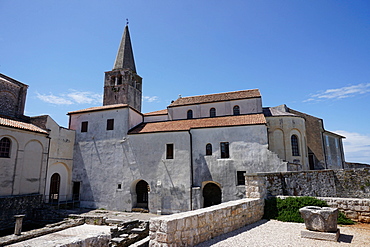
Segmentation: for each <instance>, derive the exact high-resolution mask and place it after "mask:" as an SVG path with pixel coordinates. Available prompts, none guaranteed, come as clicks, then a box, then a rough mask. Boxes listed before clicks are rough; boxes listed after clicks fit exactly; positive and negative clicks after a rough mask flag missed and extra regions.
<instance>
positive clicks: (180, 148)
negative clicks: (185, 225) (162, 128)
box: [127, 131, 191, 214]
mask: <svg viewBox="0 0 370 247" xmlns="http://www.w3.org/2000/svg"><path fill="white" fill-rule="evenodd" d="M128 138H129V139H128V141H129V143H130V144H131V147H132V151H133V153H134V156H135V157H136V162H137V163H136V165H137V173H136V174H132V175H134V176H132V178H130V177H128V181H127V183H130V181H131V182H132V181H134V180H135V179H144V180H145V181H146V182H147V183H149V185H150V188H151V192H150V195H149V200H150V202H149V203H150V205H149V209H150V211H151V212H154V213H156V212H158V210H160V211H161V213H162V214H168V213H175V212H180V211H187V210H190V209H191V206H190V204H191V201H190V193H191V170H190V135H189V133H188V132H187V131H183V132H166V133H151V134H135V135H129V137H128ZM170 143H172V144H173V145H174V158H173V159H166V144H170Z"/></svg>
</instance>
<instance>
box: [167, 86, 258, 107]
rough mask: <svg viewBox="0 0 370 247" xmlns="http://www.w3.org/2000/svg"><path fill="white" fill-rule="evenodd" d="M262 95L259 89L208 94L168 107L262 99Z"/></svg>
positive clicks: (179, 101) (175, 102)
mask: <svg viewBox="0 0 370 247" xmlns="http://www.w3.org/2000/svg"><path fill="white" fill-rule="evenodd" d="M260 97H261V94H260V92H259V90H258V89H251V90H243V91H235V92H227V93H217V94H207V95H199V96H190V97H181V98H178V99H177V100H175V101H174V102H172V103H171V104H170V105H169V106H168V107H175V106H183V105H193V104H201V103H212V102H220V101H229V100H240V99H250V98H260Z"/></svg>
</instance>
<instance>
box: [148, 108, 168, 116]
mask: <svg viewBox="0 0 370 247" xmlns="http://www.w3.org/2000/svg"><path fill="white" fill-rule="evenodd" d="M167 114H168V110H167V109H163V110H159V111H152V112H148V113H144V116H157V115H167Z"/></svg>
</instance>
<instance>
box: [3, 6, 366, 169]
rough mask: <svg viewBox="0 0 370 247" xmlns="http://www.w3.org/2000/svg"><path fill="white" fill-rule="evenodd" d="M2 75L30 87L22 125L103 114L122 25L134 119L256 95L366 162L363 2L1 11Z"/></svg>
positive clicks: (352, 158) (65, 121) (351, 156)
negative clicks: (194, 102)
mask: <svg viewBox="0 0 370 247" xmlns="http://www.w3.org/2000/svg"><path fill="white" fill-rule="evenodd" d="M0 11H1V12H0V13H1V14H0V73H3V74H5V75H7V76H10V77H13V78H14V79H17V80H19V81H21V82H23V83H25V84H27V85H29V89H28V96H27V102H26V115H30V116H35V115H41V114H49V115H51V116H52V118H53V119H54V120H56V121H57V122H58V123H59V124H60V125H62V126H65V127H67V125H68V117H67V116H66V113H67V112H69V111H74V110H78V109H83V108H88V107H91V106H99V105H101V104H102V103H101V98H102V96H101V95H102V91H103V81H104V72H105V71H109V70H111V69H112V68H113V63H114V59H115V56H116V52H117V49H118V45H119V42H120V39H121V36H122V32H123V29H124V25H125V22H126V18H128V19H129V28H130V33H131V41H132V43H133V49H134V56H135V61H136V68H137V71H138V74H139V75H140V76H142V77H143V95H144V102H143V112H150V111H155V110H161V109H164V108H166V106H167V105H169V103H170V102H171V100H174V99H176V98H177V97H178V95H179V94H181V95H182V96H193V95H202V94H210V93H220V92H228V91H235V90H245V89H254V88H258V89H260V91H261V94H262V100H263V105H264V106H266V107H267V106H277V105H281V104H286V105H287V106H288V107H290V108H293V109H296V110H298V111H301V112H305V113H308V114H311V115H314V116H316V117H319V118H323V119H324V124H325V129H326V130H329V131H333V132H336V133H339V134H342V135H344V136H346V137H347V138H346V139H345V141H344V147H345V153H346V160H347V161H350V162H366V163H370V131H369V123H370V117H369V114H367V110H368V107H369V105H370V79H369V78H370V45H369V44H370V15H369V13H370V1H368V0H365V1H360V0H357V1H339V0H336V1H326V0H320V1H314V0H313V1H303V0H302V1H301V0H292V1H289V0H281V1H277V0H274V1H249V0H240V1H238V0H230V1H217V0H213V1H211V0H208V1H204V0H203V1H199V0H197V1H193V0H187V1H173V0H167V1H162V0H157V1H149V0H147V1H141V0H135V1H134V0H131V1H129V0H116V1H114V0H105V1H97V0H89V1H87V0H79V1H72V0H64V1H56V0H55V1H52V0H33V1H28V0H0Z"/></svg>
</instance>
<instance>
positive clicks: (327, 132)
mask: <svg viewBox="0 0 370 247" xmlns="http://www.w3.org/2000/svg"><path fill="white" fill-rule="evenodd" d="M324 133H325V134H330V135H334V136H337V137H340V138H344V139H345V138H346V137H345V136H342V135H339V134H337V133H334V132H331V131H328V130H324Z"/></svg>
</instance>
